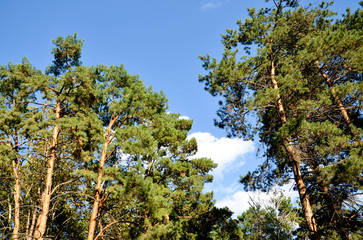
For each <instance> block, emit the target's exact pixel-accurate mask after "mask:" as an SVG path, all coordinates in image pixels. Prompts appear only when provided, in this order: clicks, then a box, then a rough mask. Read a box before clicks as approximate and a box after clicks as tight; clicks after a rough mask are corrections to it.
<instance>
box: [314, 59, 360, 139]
mask: <svg viewBox="0 0 363 240" xmlns="http://www.w3.org/2000/svg"><path fill="white" fill-rule="evenodd" d="M316 67H317V68H318V69H319V71H320V73H321V75H322V76H323V78H324V79H325V81H326V83H327V85H328V87H329V89H330V92H331V94H332V96H333V98H334V100H335V102H336V104H337V105H338V108H339V110H340V112H341V114H342V116H343V118H344V121H345V123H346V124H347V125H348V127H349V130H350V132H351V134H352V136H353V137H354V139H355V141H356V143H359V144H362V140H361V139H360V137H359V136H358V134H357V133H356V132H355V131H354V130H353V129H352V128H351V127H350V124H351V123H352V121H351V120H350V117H349V115H348V111H347V109H346V108H345V107H344V104H343V102H342V100H340V98H339V96H338V95H337V94H336V92H335V89H334V84H333V82H332V80H331V79H330V77H329V76H328V75H327V74H326V73H325V72H324V69H323V68H322V67H321V66H320V64H319V62H318V61H316Z"/></svg>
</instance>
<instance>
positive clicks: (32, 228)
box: [26, 207, 37, 240]
mask: <svg viewBox="0 0 363 240" xmlns="http://www.w3.org/2000/svg"><path fill="white" fill-rule="evenodd" d="M36 219H37V208H36V207H34V209H33V216H32V224H31V225H30V230H29V233H28V235H27V238H26V239H27V240H32V239H33V237H32V236H33V232H34V227H35V220H36Z"/></svg>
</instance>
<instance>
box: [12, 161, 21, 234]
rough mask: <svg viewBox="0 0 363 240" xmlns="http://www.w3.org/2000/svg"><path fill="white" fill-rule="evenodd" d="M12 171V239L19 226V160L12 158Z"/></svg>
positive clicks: (17, 232)
mask: <svg viewBox="0 0 363 240" xmlns="http://www.w3.org/2000/svg"><path fill="white" fill-rule="evenodd" d="M13 171H14V176H15V192H14V228H13V239H14V240H15V239H18V238H19V236H18V234H19V228H20V220H19V217H20V204H19V200H20V181H19V161H16V160H13Z"/></svg>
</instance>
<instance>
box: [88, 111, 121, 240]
mask: <svg viewBox="0 0 363 240" xmlns="http://www.w3.org/2000/svg"><path fill="white" fill-rule="evenodd" d="M116 119H117V117H114V116H113V117H112V119H111V121H110V123H109V125H108V127H107V131H106V133H105V135H104V144H103V148H102V154H101V159H100V166H99V169H98V176H97V184H96V188H95V196H94V202H93V207H92V213H91V219H90V223H89V228H88V237H87V240H93V237H94V235H95V231H96V225H97V215H98V212H99V206H100V199H101V197H100V196H101V191H102V177H103V168H104V166H105V163H106V160H107V150H108V145H109V144H110V142H111V141H112V137H111V129H112V126H113V124H114V123H115V121H116Z"/></svg>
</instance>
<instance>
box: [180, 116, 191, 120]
mask: <svg viewBox="0 0 363 240" xmlns="http://www.w3.org/2000/svg"><path fill="white" fill-rule="evenodd" d="M179 119H186V120H190V117H188V116H180V117H179Z"/></svg>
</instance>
